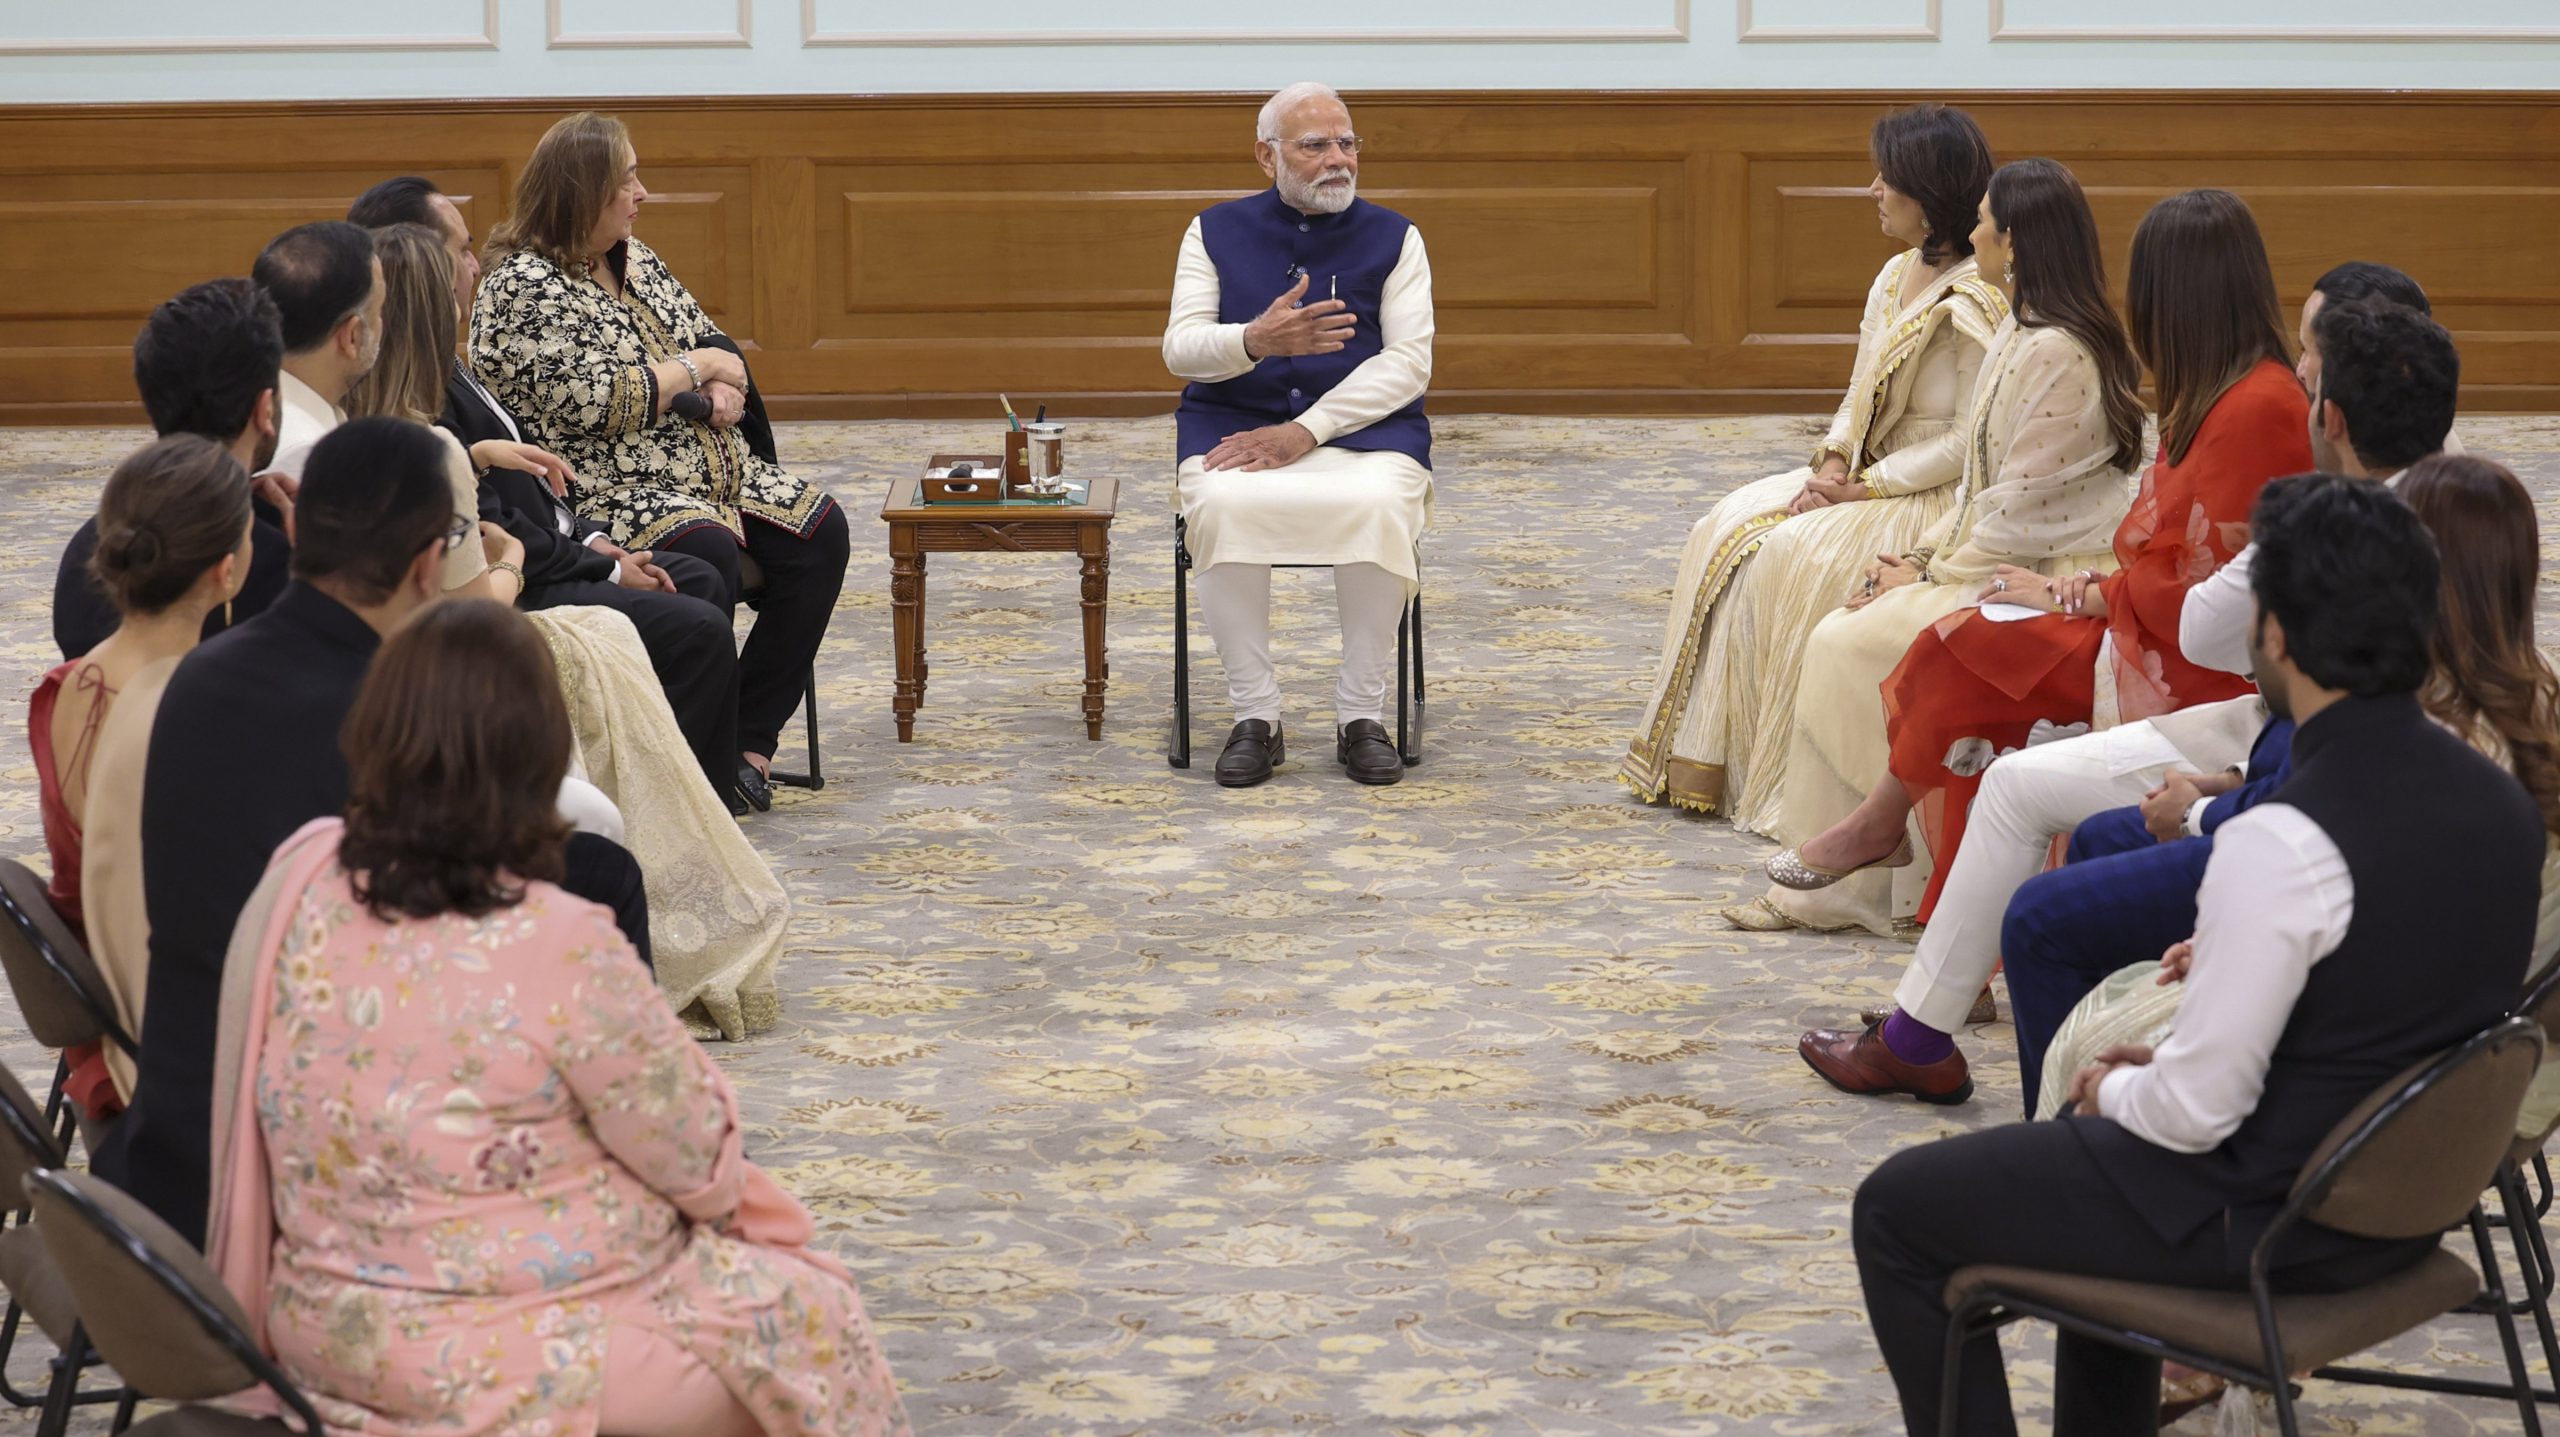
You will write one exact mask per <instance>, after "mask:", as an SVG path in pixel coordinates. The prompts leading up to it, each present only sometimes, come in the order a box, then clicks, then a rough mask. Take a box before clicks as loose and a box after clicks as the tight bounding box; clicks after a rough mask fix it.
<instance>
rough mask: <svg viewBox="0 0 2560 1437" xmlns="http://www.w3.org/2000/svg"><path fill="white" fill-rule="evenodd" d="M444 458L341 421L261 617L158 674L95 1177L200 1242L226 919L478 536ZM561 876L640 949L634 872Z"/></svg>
mask: <svg viewBox="0 0 2560 1437" xmlns="http://www.w3.org/2000/svg"><path fill="white" fill-rule="evenodd" d="M446 452H447V451H446V449H445V446H444V443H443V441H442V440H440V439H439V438H437V437H436V436H435V435H434V434H433V433H432V432H430V431H429V430H427V429H426V428H424V427H423V426H420V425H416V424H411V423H409V422H407V421H406V420H399V419H388V418H374V419H359V420H356V421H354V422H352V423H350V424H347V425H345V426H343V427H341V428H339V429H337V430H335V431H333V432H332V433H331V434H330V435H329V436H328V437H327V438H325V439H323V440H321V441H320V444H319V447H318V448H316V449H314V450H313V451H312V454H311V458H310V462H309V464H308V465H307V466H306V467H305V469H304V472H303V482H302V487H301V493H300V495H299V497H298V498H297V499H296V501H295V504H294V515H293V518H294V525H295V533H296V539H297V542H296V544H295V547H294V552H293V582H292V583H291V584H289V585H287V586H286V588H285V591H284V593H283V594H282V595H280V596H278V598H277V599H276V602H275V603H274V604H273V605H272V606H270V607H269V608H268V610H267V612H265V613H263V614H261V615H259V616H258V617H257V618H256V619H254V620H252V621H250V622H248V623H245V624H242V625H240V626H238V627H236V628H234V629H232V630H231V631H230V632H228V633H225V634H223V635H222V636H221V637H219V638H217V639H215V640H213V641H212V642H210V643H207V644H205V645H203V646H201V647H199V648H198V649H196V650H195V652H193V653H191V654H189V655H188V656H187V657H186V658H185V659H184V660H182V661H181V662H180V663H179V665H178V668H177V671H176V672H175V673H174V674H172V675H171V676H170V679H169V686H168V690H167V693H166V695H165V696H164V697H163V698H162V699H161V702H160V712H159V718H158V721H157V722H156V723H154V724H153V726H152V733H151V749H150V757H149V759H148V761H147V763H146V766H145V768H144V770H143V792H142V860H143V884H144V902H145V906H146V907H147V908H148V910H149V913H150V918H151V965H150V981H149V984H148V986H147V988H146V989H145V992H144V995H143V1023H142V1033H141V1035H140V1036H141V1039H142V1052H141V1057H140V1069H141V1074H140V1079H139V1081H138V1083H137V1084H136V1086H135V1091H134V1095H133V1103H132V1106H131V1107H130V1108H129V1109H128V1110H127V1111H126V1113H125V1116H124V1117H123V1118H122V1119H121V1120H120V1121H118V1123H117V1124H116V1126H115V1131H114V1133H113V1135H112V1136H111V1137H110V1138H109V1139H108V1140H107V1141H106V1142H105V1143H103V1144H102V1145H101V1146H100V1148H99V1151H98V1153H97V1168H98V1171H99V1174H100V1175H101V1176H103V1177H105V1178H106V1179H108V1180H109V1181H111V1182H114V1183H116V1184H117V1185H118V1186H121V1187H123V1188H124V1189H125V1190H126V1191H128V1192H130V1193H132V1194H133V1195H134V1196H135V1197H136V1198H138V1199H140V1200H141V1201H142V1202H143V1204H144V1205H145V1206H147V1207H149V1208H150V1209H151V1210H152V1211H153V1212H156V1213H158V1214H159V1215H160V1216H161V1217H162V1218H163V1219H165V1220H166V1221H167V1222H168V1223H169V1225H170V1226H171V1227H173V1228H175V1229H177V1230H178V1232H179V1233H180V1234H181V1235H183V1236H185V1237H186V1238H187V1239H188V1240H189V1241H191V1242H199V1243H200V1242H202V1241H203V1233H204V1224H205V1208H206V1203H207V1200H208V1196H209V1193H210V1179H211V1164H212V1152H211V1147H212V1113H211V1093H212V1088H213V1082H212V1079H213V1062H214V1052H213V1049H214V1036H215V1029H216V1020H217V1017H218V1015H219V1013H220V1010H221V1006H222V970H223V960H224V957H225V955H226V952H227V950H228V948H229V946H230V941H231V929H232V925H233V924H234V923H235V922H236V921H237V920H238V918H239V915H240V910H241V909H242V908H243V907H244V906H245V905H246V904H247V903H248V900H249V895H250V893H251V892H252V891H254V890H255V889H256V888H257V886H258V880H259V879H260V877H261V876H263V874H264V872H265V869H266V865H267V860H268V857H269V856H270V855H271V854H272V853H273V852H274V851H275V849H276V846H277V845H278V844H280V843H282V842H283V841H284V840H285V839H287V838H289V837H291V836H292V835H293V833H294V831H295V830H296V829H299V828H300V827H302V825H304V824H305V823H308V822H310V821H311V820H312V819H315V818H321V817H325V816H327V815H331V814H335V813H338V812H340V811H342V810H343V809H344V808H345V807H346V802H347V764H346V756H345V754H344V752H343V751H342V750H341V749H340V748H339V746H338V730H339V728H340V726H341V725H342V724H343V723H344V722H345V720H346V716H347V712H348V710H349V709H350V708H352V707H353V706H354V704H355V697H356V691H357V689H358V688H359V687H360V686H361V685H362V684H363V682H364V676H365V671H366V670H367V669H368V668H369V667H371V665H372V662H373V655H374V651H375V650H376V649H377V648H379V647H380V646H381V643H382V637H383V635H385V634H387V633H389V632H391V631H392V630H393V629H395V628H397V627H398V626H399V625H400V623H401V622H402V621H403V620H405V619H406V618H407V617H408V616H409V615H410V614H412V613H414V612H416V611H417V610H419V609H421V608H424V607H425V606H426V605H428V604H430V603H434V602H436V601H437V600H438V599H439V598H441V597H442V594H443V563H444V555H445V551H446V550H447V549H448V548H450V547H452V546H453V545H455V544H457V543H474V542H477V532H478V531H477V526H476V524H475V523H474V522H473V521H472V520H471V519H470V518H469V517H468V516H457V515H456V514H455V513H454V512H453V490H452V488H451V487H450V484H449V482H448V481H447V479H446V476H445V454H446ZM568 858H569V871H568V875H567V877H566V878H565V879H564V880H563V882H562V884H561V886H562V887H563V888H566V889H568V890H569V891H570V892H572V893H575V894H577V895H578V896H580V897H582V898H586V899H590V900H592V901H594V902H597V903H602V904H604V905H606V906H607V907H609V908H611V909H612V910H613V911H614V917H615V919H616V921H617V922H619V923H620V924H621V926H622V929H623V932H624V933H625V934H626V935H627V936H629V937H630V939H631V941H632V943H633V944H634V946H636V947H637V948H639V950H640V952H641V954H642V956H643V958H644V959H645V958H646V956H647V954H648V951H649V939H648V908H647V900H646V898H645V896H644V894H643V891H642V885H641V878H640V869H639V865H638V864H637V863H635V862H634V861H633V860H632V857H631V855H630V854H629V853H626V852H624V851H623V850H622V849H621V848H619V847H618V846H616V845H614V844H613V843H611V842H608V841H607V840H605V839H602V838H598V837H596V836H594V835H592V834H584V833H582V834H578V835H575V836H574V837H572V838H571V840H570V844H569V855H568Z"/></svg>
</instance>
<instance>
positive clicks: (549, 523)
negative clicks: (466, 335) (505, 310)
mask: <svg viewBox="0 0 2560 1437" xmlns="http://www.w3.org/2000/svg"><path fill="white" fill-rule="evenodd" d="M444 427H445V428H446V429H448V430H450V431H452V432H453V434H454V435H455V437H457V438H459V439H460V440H461V441H462V442H463V444H464V445H465V446H466V447H468V446H472V445H476V444H479V443H481V442H483V441H485V440H492V439H496V440H508V441H518V442H520V435H521V432H522V431H521V429H520V427H519V426H518V425H517V424H516V422H515V417H514V416H513V415H510V414H508V413H507V412H506V410H505V409H504V408H502V407H501V406H500V405H499V404H498V401H497V400H496V399H495V398H493V397H491V395H490V394H489V392H488V390H486V389H484V388H482V387H481V385H480V384H479V383H478V381H476V380H474V379H473V378H472V377H471V373H470V371H469V370H467V369H465V368H464V367H463V365H462V361H461V360H459V359H457V360H455V361H454V363H453V368H452V370H451V372H450V373H448V374H447V375H446V377H445V408H444ZM480 517H481V518H483V519H486V520H489V521H490V522H492V523H494V524H497V525H498V526H499V527H501V528H503V529H505V530H506V531H507V532H508V533H510V534H513V535H514V536H515V537H516V541H517V542H518V543H521V544H523V545H524V596H523V597H522V598H521V599H519V600H518V601H517V602H518V603H519V604H520V605H522V606H523V607H524V608H527V609H549V608H555V607H558V606H561V605H565V604H597V605H601V606H603V607H605V608H609V609H614V610H617V611H619V612H620V613H621V614H622V615H623V617H625V618H627V619H629V620H631V626H632V627H633V628H635V629H637V630H639V631H640V645H641V647H642V648H645V649H647V650H648V651H649V665H650V667H651V668H653V669H654V670H656V671H657V675H658V685H659V687H661V688H663V689H664V690H666V695H667V707H669V708H670V709H673V710H674V711H675V716H676V726H677V727H678V728H680V729H682V730H684V737H685V743H686V745H687V746H688V747H690V748H691V749H692V750H693V757H694V761H695V762H696V763H698V764H700V765H701V766H702V773H703V776H704V777H705V778H708V779H709V780H711V791H712V792H714V793H717V794H719V795H720V796H721V798H722V799H723V800H724V801H726V802H727V803H728V805H729V810H730V812H732V813H736V812H739V811H741V810H742V808H743V807H744V804H743V801H742V799H741V798H740V796H739V792H738V783H739V777H738V645H737V638H736V636H735V634H734V632H733V631H732V630H731V628H730V624H729V608H728V597H727V595H726V593H725V592H723V586H722V584H721V581H720V572H719V571H718V570H717V569H714V568H712V567H711V566H710V565H709V564H706V563H704V562H702V561H701V560H700V559H696V558H694V557H692V556H691V555H688V554H663V555H650V554H627V553H625V552H624V551H623V550H622V549H620V548H618V547H616V546H615V545H614V544H613V542H612V540H611V539H610V538H608V537H607V536H606V534H605V530H604V526H603V525H601V524H597V523H594V522H593V521H590V520H585V519H581V518H579V517H578V515H577V513H576V512H575V511H574V510H572V509H570V507H569V505H568V502H567V501H566V500H565V499H562V498H561V497H560V496H559V495H557V494H554V493H552V492H551V486H550V485H549V483H547V482H546V481H545V480H544V479H543V478H542V476H540V475H536V474H529V473H526V472H524V471H523V470H520V469H507V468H492V469H483V470H481V471H480Z"/></svg>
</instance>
